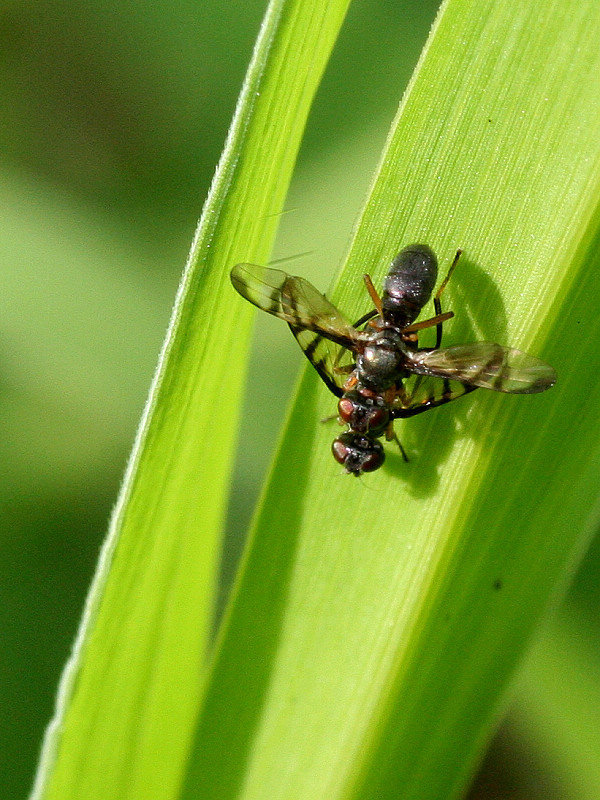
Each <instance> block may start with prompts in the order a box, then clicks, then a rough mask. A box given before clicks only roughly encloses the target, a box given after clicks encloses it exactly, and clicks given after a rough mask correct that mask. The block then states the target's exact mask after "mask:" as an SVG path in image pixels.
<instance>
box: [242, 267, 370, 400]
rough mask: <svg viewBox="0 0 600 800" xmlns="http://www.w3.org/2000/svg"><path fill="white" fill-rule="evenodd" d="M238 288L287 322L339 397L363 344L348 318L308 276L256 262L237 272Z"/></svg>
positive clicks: (258, 304) (322, 376)
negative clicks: (301, 276)
mask: <svg viewBox="0 0 600 800" xmlns="http://www.w3.org/2000/svg"><path fill="white" fill-rule="evenodd" d="M231 282H232V284H233V286H234V288H235V289H236V290H237V291H238V292H239V293H240V294H241V295H242V297H244V298H245V299H246V300H249V301H250V302H251V303H253V304H254V305H255V306H257V308H260V309H262V310H263V311H267V312H268V313H269V314H273V315H274V316H275V317H279V319H283V320H285V322H287V323H288V325H289V326H290V328H291V330H292V333H293V334H294V336H295V337H296V339H297V341H298V344H299V345H300V347H301V348H302V350H303V351H304V355H305V356H306V357H307V358H308V360H309V361H310V363H311V364H312V365H313V367H314V368H315V369H316V370H317V372H318V373H319V375H320V376H321V378H322V379H323V381H324V382H325V383H326V385H327V386H328V388H329V389H330V390H331V391H332V392H333V393H334V394H335V395H337V396H338V397H340V396H341V395H342V393H343V390H342V386H343V384H344V382H345V381H346V379H347V377H348V372H349V371H350V369H351V364H352V362H353V359H352V358H351V357H350V354H348V352H347V351H350V353H351V352H352V351H353V350H354V349H355V347H356V345H357V344H358V342H359V341H360V340H361V332H360V331H357V330H356V328H354V327H353V326H352V325H351V324H350V323H349V322H348V320H347V319H346V318H345V317H344V315H343V314H342V313H341V312H340V311H338V309H337V308H336V307H335V306H334V305H333V304H332V303H330V302H329V300H328V299H327V298H326V297H325V295H323V294H321V293H320V292H319V291H318V290H317V289H315V287H314V286H313V285H312V284H311V283H309V282H308V281H307V280H305V279H304V278H299V277H296V276H294V275H288V274H287V273H286V272H283V271H282V270H279V269H270V268H268V267H260V266H258V265H256V264H238V265H237V266H235V267H234V268H233V269H232V270H231Z"/></svg>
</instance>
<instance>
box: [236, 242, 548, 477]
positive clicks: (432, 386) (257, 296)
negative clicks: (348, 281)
mask: <svg viewBox="0 0 600 800" xmlns="http://www.w3.org/2000/svg"><path fill="white" fill-rule="evenodd" d="M460 254H461V251H460V250H459V251H458V252H457V253H456V256H455V258H454V261H453V262H452V266H451V267H450V270H449V271H448V275H447V276H446V278H445V280H444V281H443V283H442V284H441V286H440V288H439V289H438V291H437V293H436V295H435V297H434V307H435V316H434V317H432V318H431V319H427V320H423V321H421V322H415V320H416V319H417V317H418V316H419V313H420V311H421V309H422V308H423V306H424V305H425V304H426V303H427V302H428V300H429V299H430V297H431V293H432V292H433V288H434V286H435V283H436V280H437V273H438V267H437V259H436V257H435V253H434V252H433V250H431V248H430V247H428V246H427V245H424V244H414V245H411V246H409V247H406V248H405V249H404V250H402V251H401V252H400V253H399V254H398V255H397V256H396V258H395V259H394V260H393V261H392V264H391V267H390V270H389V272H388V274H387V275H386V277H385V280H384V282H383V292H382V294H381V297H379V295H378V294H377V292H376V290H375V288H374V286H373V284H372V282H371V279H370V277H369V276H368V275H365V276H364V280H365V283H366V286H367V291H368V292H369V295H370V297H371V300H372V301H373V305H374V306H375V308H374V309H373V310H372V311H370V312H369V313H367V314H365V315H364V316H363V317H361V318H360V319H359V320H358V322H356V323H355V324H354V325H351V324H350V323H349V322H348V320H347V319H346V318H345V317H344V316H343V314H342V313H341V312H340V311H338V309H337V308H336V307H335V306H334V305H333V304H332V303H330V302H329V300H328V299H327V298H326V297H325V296H324V295H322V294H321V293H320V292H319V291H318V290H317V289H315V287H314V286H313V285H312V284H310V283H309V282H308V281H306V280H304V278H299V277H295V276H292V275H288V274H287V273H285V272H282V271H281V270H278V269H269V268H267V267H259V266H257V265H254V264H238V265H237V266H236V267H234V268H233V269H232V270H231V281H232V283H233V286H234V287H235V289H236V290H237V291H238V292H239V293H240V294H241V295H242V297H245V298H246V300H249V301H250V302H251V303H253V304H254V305H255V306H257V307H258V308H261V309H262V310H263V311H267V312H268V313H269V314H273V315H274V316H276V317H279V318H280V319H283V320H285V321H286V322H287V323H288V325H289V326H290V328H291V330H292V333H293V334H294V336H295V337H296V339H297V341H298V344H299V345H300V347H301V348H302V350H303V351H304V354H305V356H306V357H307V358H308V360H309V361H310V362H311V364H312V365H313V367H314V368H315V369H316V370H317V372H318V373H319V375H320V376H321V378H322V379H323V381H324V382H325V384H326V385H327V387H328V388H329V389H330V390H331V391H332V392H333V394H335V395H336V396H337V397H339V398H340V399H339V402H338V414H339V422H340V423H341V424H342V425H347V430H346V431H345V432H344V433H342V434H340V435H339V436H338V437H337V438H336V439H335V440H334V442H333V444H332V451H333V455H334V458H335V459H336V461H338V462H339V463H340V464H342V465H343V466H344V467H345V469H346V471H347V472H348V473H351V474H352V475H357V476H358V475H360V474H361V473H362V472H372V471H373V470H376V469H379V467H381V465H382V464H383V462H384V459H385V453H384V449H383V446H382V444H381V442H380V441H379V439H380V438H381V437H382V436H384V435H385V438H386V439H387V440H388V441H389V440H391V439H395V440H396V441H397V443H398V446H399V447H400V451H401V453H402V456H403V457H404V459H405V460H406V461H408V459H407V457H406V453H405V452H404V449H403V448H402V445H401V444H400V441H399V440H398V438H397V436H396V434H395V433H394V420H395V419H404V418H406V417H412V416H414V415H415V414H421V413H422V412H423V411H428V410H429V409H430V408H435V407H436V406H441V405H443V404H444V403H449V402H450V401H451V400H456V398H457V397H461V396H462V395H464V394H467V392H472V391H473V390H474V389H477V388H479V387H483V388H485V389H492V390H494V391H496V392H509V393H511V394H535V393H537V392H543V391H545V390H546V389H549V388H550V387H551V386H553V385H554V383H555V382H556V373H555V372H554V370H553V369H552V367H550V366H549V365H548V364H545V363H544V362H543V361H540V360H539V359H537V358H534V357H533V356H530V355H528V354H527V353H522V352H521V351H520V350H513V349H511V348H508V347H501V346H500V345H499V344H495V343H493V342H473V343H471V344H459V345H453V346H451V347H444V348H442V347H441V341H442V325H443V323H444V322H445V321H446V320H448V319H450V318H451V317H453V316H454V314H453V312H452V311H448V312H446V313H442V308H441V302H440V296H441V294H442V292H443V290H444V289H445V287H446V284H447V283H448V280H449V279H450V276H451V275H452V272H453V270H454V268H455V266H456V263H457V262H458V259H459V257H460ZM434 326H435V327H436V343H435V347H433V348H432V347H419V341H418V335H419V331H421V330H423V329H425V328H432V327H434Z"/></svg>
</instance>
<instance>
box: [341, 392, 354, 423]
mask: <svg viewBox="0 0 600 800" xmlns="http://www.w3.org/2000/svg"><path fill="white" fill-rule="evenodd" d="M338 413H339V415H340V418H341V419H342V420H343V421H344V422H346V423H347V424H348V425H349V424H350V423H351V422H352V415H353V414H354V403H353V402H352V400H350V399H348V398H347V397H342V399H341V400H340V402H339V403H338Z"/></svg>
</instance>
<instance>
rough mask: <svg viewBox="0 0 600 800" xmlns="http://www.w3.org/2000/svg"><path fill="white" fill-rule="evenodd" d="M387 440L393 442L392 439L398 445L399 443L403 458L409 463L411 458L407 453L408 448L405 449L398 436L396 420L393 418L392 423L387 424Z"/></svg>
mask: <svg viewBox="0 0 600 800" xmlns="http://www.w3.org/2000/svg"><path fill="white" fill-rule="evenodd" d="M385 440H386V442H391V441H394V442H396V444H397V445H398V447H399V448H400V453H401V454H402V458H403V459H404V460H405V461H406V463H407V464H408V462H409V458H408V456H407V455H406V450H405V449H404V448H403V447H402V442H401V441H400V439H399V438H398V434H397V433H396V431H395V430H394V421H393V420H392V421H391V422H390V424H389V425H388V426H387V428H386V431H385Z"/></svg>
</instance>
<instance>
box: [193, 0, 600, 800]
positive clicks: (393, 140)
mask: <svg viewBox="0 0 600 800" xmlns="http://www.w3.org/2000/svg"><path fill="white" fill-rule="evenodd" d="M599 38H600V7H599V6H598V4H597V3H595V2H591V1H590V2H586V3H583V4H579V5H577V7H574V6H573V4H572V3H571V2H568V1H567V0H554V1H553V2H550V3H548V4H546V5H545V6H544V7H543V8H542V7H540V5H539V3H537V2H534V1H533V0H525V2H522V3H519V4H514V3H500V2H492V1H491V0H488V1H487V2H480V3H472V2H463V0H456V1H455V2H453V1H452V0H450V2H448V3H447V4H445V5H444V7H443V10H442V12H441V15H440V17H439V18H438V21H437V23H436V25H435V27H434V31H433V34H432V37H431V39H430V41H429V43H428V45H427V48H426V51H425V54H424V58H423V60H422V62H421V64H420V67H419V69H418V72H417V74H416V76H415V79H414V80H413V83H412V84H411V87H410V90H409V93H408V95H407V97H406V99H405V101H404V103H403V106H402V109H401V114H400V115H399V118H398V119H397V121H396V123H395V124H394V127H393V129H392V132H391V135H390V138H389V141H388V145H387V147H386V150H385V152H384V155H383V158H382V161H381V166H380V169H379V171H378V174H377V176H376V179H375V182H374V184H373V188H372V191H371V195H370V197H369V201H368V203H367V206H366V208H365V211H364V214H363V216H362V219H361V220H360V223H359V225H358V228H357V231H356V235H355V239H354V242H353V246H352V248H351V252H350V255H349V258H348V262H347V265H346V267H345V270H344V272H343V275H342V280H341V282H340V284H339V285H338V289H337V290H336V292H335V293H334V299H335V301H336V302H337V303H339V305H340V307H341V308H343V309H344V310H345V311H347V313H348V315H349V316H350V317H352V316H354V315H356V316H359V315H360V314H361V313H363V312H364V311H365V310H367V309H368V308H369V302H368V299H367V298H366V296H365V292H364V287H363V286H362V284H361V281H360V277H359V276H360V275H361V273H362V272H364V271H367V270H368V271H370V272H371V274H372V275H373V277H374V279H375V282H376V284H377V283H379V281H380V280H381V277H382V276H383V274H384V273H385V271H386V269H387V265H388V264H389V262H390V260H391V258H392V257H393V255H394V254H395V253H396V252H397V251H398V250H399V249H400V247H401V246H403V245H406V244H408V243H410V242H412V241H426V242H427V243H429V244H430V245H432V246H433V247H434V249H435V250H436V251H437V252H438V255H439V256H440V261H441V264H442V265H446V266H447V265H449V263H450V260H451V258H452V256H453V254H454V252H455V250H456V248H457V247H462V248H464V250H465V256H464V257H463V259H462V260H461V263H460V265H459V268H458V269H457V271H456V273H455V277H454V278H453V280H452V282H451V285H450V287H449V289H448V292H447V296H446V295H445V296H444V303H445V306H446V307H451V308H454V310H455V311H456V312H457V318H456V319H455V320H453V321H452V322H451V323H450V324H449V325H448V326H447V333H446V338H445V341H446V343H448V344H450V343H453V342H460V341H468V340H473V339H480V340H498V341H500V342H501V343H502V344H506V345H510V346H513V347H519V348H521V349H525V350H528V351H530V352H532V353H533V354H535V355H538V356H540V357H542V358H545V359H546V360H547V361H549V362H550V363H551V364H553V366H555V367H556V369H557V371H558V374H559V382H558V385H557V386H556V387H555V388H554V389H552V390H551V391H550V392H548V393H547V394H545V395H541V396H536V397H511V396H499V395H496V394H493V393H491V392H488V393H486V392H483V391H481V392H478V393H477V394H476V395H473V396H472V397H470V398H466V399H464V400H461V401H458V402H457V403H455V404H452V405H450V406H446V407H445V408H443V409H439V410H438V411H436V412H433V413H431V414H425V415H423V416H422V417H419V418H417V419H414V420H411V421H409V422H408V423H406V425H404V426H402V428H401V430H400V431H399V433H400V436H401V438H402V440H403V442H404V445H405V447H407V449H408V450H409V453H410V454H411V457H412V461H411V463H410V464H409V465H404V464H403V463H402V461H401V459H400V457H399V455H397V454H394V452H393V450H392V448H391V447H389V448H388V462H387V464H386V467H385V468H384V469H383V470H381V471H380V472H379V473H377V474H376V475H372V476H366V477H365V478H364V479H363V480H361V481H356V480H354V479H352V478H349V477H346V476H340V475H339V468H337V467H336V465H335V464H334V463H333V461H332V459H331V456H330V453H329V443H330V441H331V438H332V430H331V428H327V427H326V426H320V425H319V424H318V420H319V419H320V418H322V417H324V416H326V415H327V414H330V413H332V411H333V408H334V402H333V401H332V398H331V395H328V394H327V392H326V390H325V389H324V387H322V386H321V385H318V379H317V377H316V376H315V375H314V374H313V373H312V372H310V371H309V372H307V373H306V375H305V376H304V379H303V381H302V384H301V386H300V389H299V393H298V398H297V401H296V403H295V405H294V406H293V408H292V411H291V415H290V418H289V422H288V426H287V429H286V432H285V434H284V437H283V439H282V442H281V447H280V450H279V455H278V457H277V459H276V462H275V464H274V467H273V471H272V475H271V479H270V482H269V484H268V486H267V489H266V492H265V494H264V498H263V503H262V506H261V509H260V513H259V515H258V518H257V521H256V525H255V529H254V534H253V539H252V541H251V545H250V548H249V551H248V553H247V555H246V559H245V563H244V567H243V571H242V573H241V576H240V579H239V581H238V584H237V586H236V591H235V595H234V598H233V601H232V604H231V607H230V609H229V615H228V618H227V620H226V624H225V626H224V628H223V630H222V636H221V641H220V647H219V650H218V652H217V654H216V657H215V661H214V665H213V673H212V679H211V684H210V686H209V691H208V693H207V697H206V704H205V709H204V714H203V717H202V720H201V724H200V727H199V729H198V731H197V734H196V738H195V742H194V752H193V758H192V763H191V768H190V774H189V776H188V780H187V784H186V794H185V796H186V797H188V798H190V800H191V798H195V797H203V798H211V800H212V799H213V798H219V800H225V798H233V797H235V798H243V799H244V800H251V799H252V800H258V798H264V797H269V798H270V800H276V799H277V798H294V800H301V799H302V798H307V800H308V798H310V800H318V798H323V799H324V800H325V799H326V800H333V799H334V798H361V800H362V799H363V798H365V799H366V798H378V800H381V798H387V797H390V798H392V797H394V798H397V797H402V798H403V800H409V799H412V798H419V799H420V800H423V799H425V798H441V797H444V798H446V797H452V796H455V794H456V793H457V792H460V791H462V790H463V789H464V786H465V785H466V783H467V782H468V780H469V776H470V774H471V772H472V770H473V768H474V765H475V763H476V761H477V759H478V757H479V755H480V753H481V748H482V746H483V745H484V743H485V741H486V739H487V737H488V736H489V734H490V732H491V730H492V728H493V725H494V723H495V721H496V719H497V716H498V714H499V711H500V709H501V708H502V707H503V696H504V693H505V690H506V687H507V685H508V682H509V679H510V677H511V675H512V673H513V670H514V668H515V665H516V664H517V662H518V660H519V658H520V657H521V656H522V653H523V651H524V648H525V646H526V643H527V642H528V640H529V638H530V636H531V634H532V632H533V631H534V629H535V628H536V626H537V625H538V623H539V621H540V619H541V618H542V617H543V615H544V613H545V612H546V610H547V609H548V607H549V605H550V604H551V603H552V602H553V601H554V600H555V599H556V598H557V597H558V596H560V592H561V590H562V589H563V588H564V585H565V583H566V578H567V577H568V575H569V574H570V572H571V571H572V569H573V566H574V564H575V563H576V562H577V560H578V558H579V557H580V556H581V553H582V552H583V549H584V547H585V545H586V543H587V541H588V540H589V537H590V534H591V532H592V531H593V530H594V529H595V526H596V524H597V516H598V514H597V504H596V503H595V497H596V494H597V486H598V483H599V478H600V474H599V472H600V441H599V437H598V434H597V419H598V411H599V408H598V400H597V399H596V398H598V391H597V375H598V370H599V369H600V351H599V349H598V347H597V341H598V335H599V330H598V328H599V324H598V314H597V306H598V280H597V277H596V275H597V270H598V269H599V268H600V256H599V247H598V244H599V239H600V234H599V222H600V214H599V208H598V203H599V199H600V137H599V136H598V132H599V131H600V83H599V82H598V80H597V76H598V74H599V72H600V49H599V48H598V46H597V43H598V40H599ZM442 269H443V266H442ZM320 288H324V287H320ZM425 343H426V342H425Z"/></svg>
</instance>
